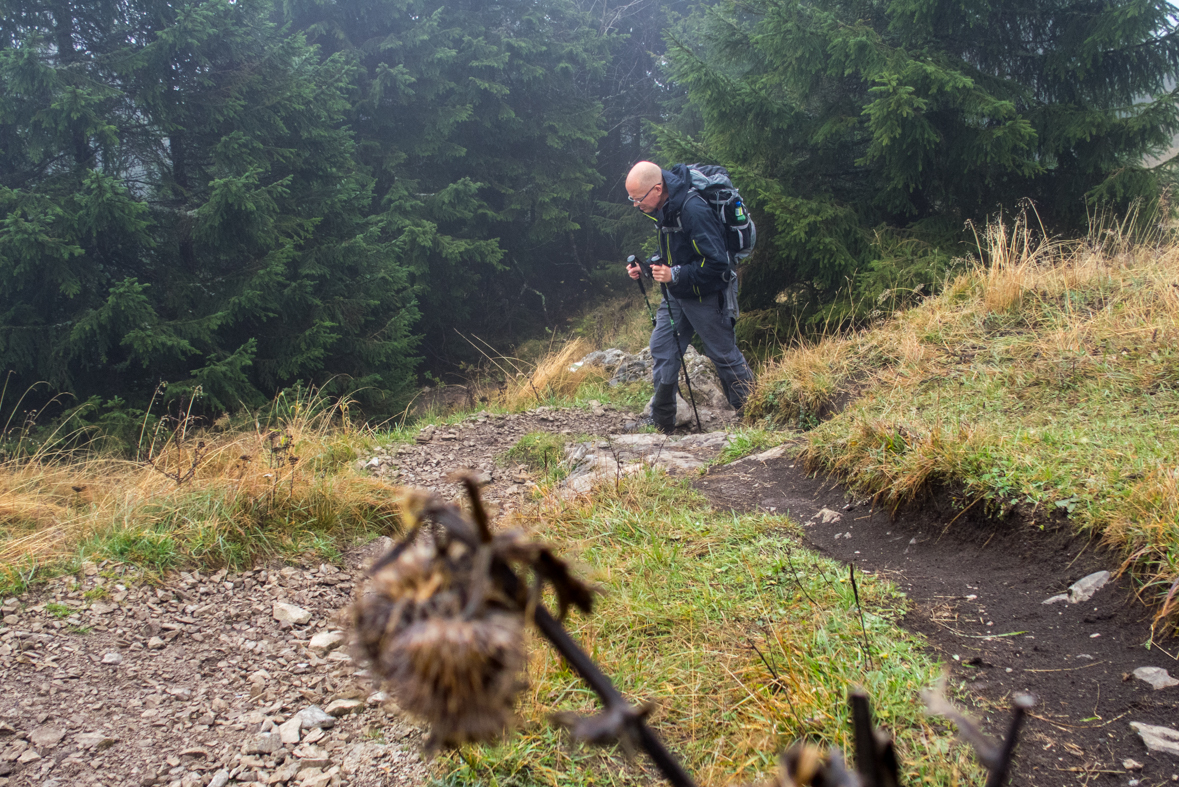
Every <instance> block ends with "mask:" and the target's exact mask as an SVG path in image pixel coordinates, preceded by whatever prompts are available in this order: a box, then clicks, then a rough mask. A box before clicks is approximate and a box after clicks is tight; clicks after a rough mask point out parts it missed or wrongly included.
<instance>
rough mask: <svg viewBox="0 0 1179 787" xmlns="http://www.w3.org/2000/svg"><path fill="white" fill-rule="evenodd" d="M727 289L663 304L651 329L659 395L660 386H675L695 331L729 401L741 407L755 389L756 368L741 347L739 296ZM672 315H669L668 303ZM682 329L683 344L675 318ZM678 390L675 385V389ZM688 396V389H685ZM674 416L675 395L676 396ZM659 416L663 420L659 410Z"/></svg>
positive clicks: (652, 355) (655, 377)
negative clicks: (730, 295) (677, 338)
mask: <svg viewBox="0 0 1179 787" xmlns="http://www.w3.org/2000/svg"><path fill="white" fill-rule="evenodd" d="M724 294H725V293H723V292H722V293H716V294H713V295H706V296H705V297H704V301H703V302H700V301H698V300H695V299H692V300H677V299H676V298H674V297H669V298H668V300H667V301H666V302H664V303H663V304H661V305H660V306H659V311H658V313H657V314H656V317H655V329H654V330H653V331H651V359H652V361H653V362H654V363H653V369H652V379H653V381H654V383H655V390H656V398H657V399H658V398H659V397H658V392H659V391H660V389H664V390H667V386H674V385H675V383H676V380H677V379H678V377H679V374H680V353H681V352H683V351H684V350H686V349H687V347H688V344H689V343H690V342H691V341H692V336H693V334H695V335H696V336H699V337H700V341H701V343H702V344H703V345H704V354H705V355H707V356H708V358H709V359H710V360H711V361H712V363H713V364H714V365H715V366H716V373H717V376H718V377H720V381H721V385H722V386H723V387H724V390H725V397H726V398H727V399H728V400H729V404H731V405H733V407H734V408H736V409H741V407H742V406H744V404H745V400H746V399H747V398H748V397H749V392H750V391H751V390H752V389H753V372H751V371H750V370H749V364H747V363H746V362H745V356H744V355H742V354H741V351H740V350H738V349H737V334H736V332H735V331H734V330H733V326H735V325H736V324H737V316H736V309H735V299H730V298H725V297H723V296H724ZM669 305H670V307H671V319H669V318H668V306H669ZM673 319H674V321H675V328H676V329H678V330H679V334H680V346H679V349H678V350H677V349H676V346H675V331H674V330H673V329H672V320H673ZM672 390H674V389H672ZM684 396H685V398H686V397H687V391H685V392H684ZM671 407H672V410H671V412H672V414H673V418H674V411H675V410H674V408H675V404H674V399H673V400H672V404H671ZM656 420H657V421H658V420H659V416H658V413H657V414H656Z"/></svg>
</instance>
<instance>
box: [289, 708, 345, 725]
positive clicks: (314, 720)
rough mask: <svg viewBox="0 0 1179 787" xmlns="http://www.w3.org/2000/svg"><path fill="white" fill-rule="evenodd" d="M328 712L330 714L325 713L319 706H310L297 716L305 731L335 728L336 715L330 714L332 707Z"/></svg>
mask: <svg viewBox="0 0 1179 787" xmlns="http://www.w3.org/2000/svg"><path fill="white" fill-rule="evenodd" d="M328 711H329V712H327V713H325V712H324V711H323V709H321V708H320V707H319V706H317V705H309V706H308V707H306V708H304V709H303V710H301V711H299V712H298V713H297V714H295V715H296V717H298V718H299V720H300V723H301V724H302V727H303V729H305V730H312V729H315V728H317V727H320V728H325V729H326V728H328V727H332V726H334V725H335V723H336V717H335V715H333V714H332V713H331V712H330V711H331V705H329V706H328Z"/></svg>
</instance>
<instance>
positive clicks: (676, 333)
mask: <svg viewBox="0 0 1179 787" xmlns="http://www.w3.org/2000/svg"><path fill="white" fill-rule="evenodd" d="M659 287H660V289H661V290H662V291H663V301H664V303H666V304H667V319H668V321H669V322H670V323H671V333H672V336H673V337H675V348H676V349H677V350H679V353H680V366H681V367H682V368H683V370H684V382H685V383H687V384H688V401H689V402H691V403H692V415H694V416H696V431H697V432H699V433H701V434H703V433H704V427H703V426H701V425H700V412H699V411H698V410H697V409H696V397H695V396H694V395H693V394H692V377H691V375H689V374H688V362H687V361H686V360H685V359H684V348H683V347H680V329H679V328H677V327H676V326H675V318H674V317H672V316H671V296H670V295H669V294H668V292H667V285H666V284H664V283H662V282H660V283H659Z"/></svg>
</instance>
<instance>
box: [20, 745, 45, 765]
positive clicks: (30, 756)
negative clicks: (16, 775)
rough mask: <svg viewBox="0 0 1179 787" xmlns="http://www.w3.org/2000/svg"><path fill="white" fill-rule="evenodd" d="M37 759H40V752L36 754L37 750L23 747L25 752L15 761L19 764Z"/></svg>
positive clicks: (25, 763)
mask: <svg viewBox="0 0 1179 787" xmlns="http://www.w3.org/2000/svg"><path fill="white" fill-rule="evenodd" d="M39 759H41V755H40V754H37V752H35V751H33V750H32V749H25V753H24V754H22V755H21V756H20V757H18V758H17V760H16V761H17V762H19V763H20V764H21V765H27V764H29V763H30V762H36V761H37V760H39Z"/></svg>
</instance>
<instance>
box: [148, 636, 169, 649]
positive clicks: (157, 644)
mask: <svg viewBox="0 0 1179 787" xmlns="http://www.w3.org/2000/svg"><path fill="white" fill-rule="evenodd" d="M164 644H165V643H164V641H163V640H162V639H160V638H159V637H152V638H151V639H149V640H148V641H147V649H148V650H163V649H164Z"/></svg>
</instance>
